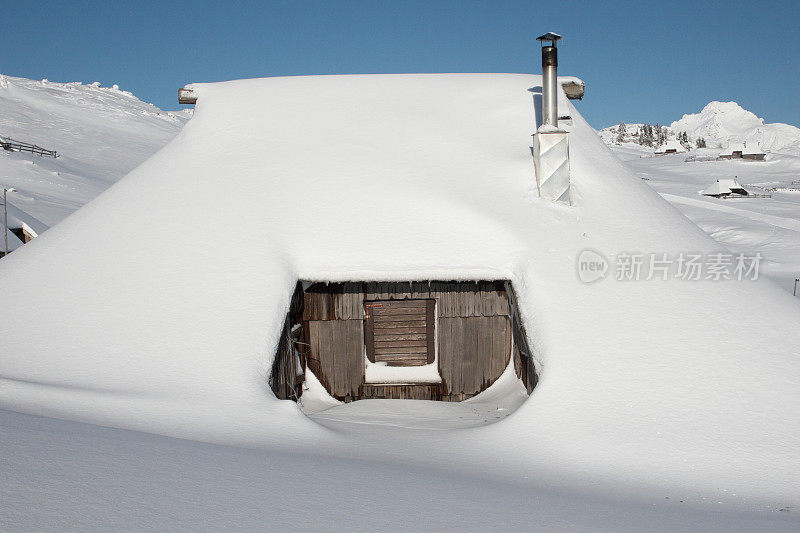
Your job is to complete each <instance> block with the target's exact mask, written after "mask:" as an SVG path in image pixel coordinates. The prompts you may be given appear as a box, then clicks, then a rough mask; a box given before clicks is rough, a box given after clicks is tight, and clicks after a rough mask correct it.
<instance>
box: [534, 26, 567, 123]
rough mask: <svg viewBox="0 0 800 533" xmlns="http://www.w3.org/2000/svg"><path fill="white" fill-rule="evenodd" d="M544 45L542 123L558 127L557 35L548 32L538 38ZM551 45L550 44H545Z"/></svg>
mask: <svg viewBox="0 0 800 533" xmlns="http://www.w3.org/2000/svg"><path fill="white" fill-rule="evenodd" d="M536 40H537V41H539V42H540V43H542V123H543V124H547V125H548V126H553V127H554V128H557V127H558V85H557V79H558V72H557V71H558V49H557V48H556V42H558V41H560V40H561V36H560V35H559V34H557V33H553V32H548V33H545V34H544V35H541V36H539V37H537V38H536ZM545 43H549V44H545Z"/></svg>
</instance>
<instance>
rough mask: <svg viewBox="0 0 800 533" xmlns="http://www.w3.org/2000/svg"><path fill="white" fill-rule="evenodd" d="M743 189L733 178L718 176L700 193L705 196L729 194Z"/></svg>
mask: <svg viewBox="0 0 800 533" xmlns="http://www.w3.org/2000/svg"><path fill="white" fill-rule="evenodd" d="M741 190H744V188H743V187H742V186H741V185H740V184H739V182H738V181H737V180H736V179H735V178H720V179H718V180H717V181H715V182H714V183H712V184H711V185H709V186H708V187H707V188H706V189H705V190H703V192H702V193H700V194H703V195H705V196H717V195H720V194H731V193H733V192H737V191H741Z"/></svg>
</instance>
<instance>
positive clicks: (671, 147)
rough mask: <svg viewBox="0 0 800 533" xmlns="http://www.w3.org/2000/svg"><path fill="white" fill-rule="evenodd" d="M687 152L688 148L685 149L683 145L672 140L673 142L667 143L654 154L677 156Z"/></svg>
mask: <svg viewBox="0 0 800 533" xmlns="http://www.w3.org/2000/svg"><path fill="white" fill-rule="evenodd" d="M685 151H686V148H684V147H683V145H682V144H681V143H679V142H678V141H675V140H671V141H666V142H665V143H664V144H662V145H660V146H659V147H657V148H656V149H655V152H654V153H655V155H667V154H677V153H681V152H685Z"/></svg>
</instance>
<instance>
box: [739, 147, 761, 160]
mask: <svg viewBox="0 0 800 533" xmlns="http://www.w3.org/2000/svg"><path fill="white" fill-rule="evenodd" d="M766 157H767V153H766V152H765V151H764V150H762V149H761V146H760V145H759V144H752V145H745V147H744V150H742V159H749V160H751V161H764V160H765V159H766Z"/></svg>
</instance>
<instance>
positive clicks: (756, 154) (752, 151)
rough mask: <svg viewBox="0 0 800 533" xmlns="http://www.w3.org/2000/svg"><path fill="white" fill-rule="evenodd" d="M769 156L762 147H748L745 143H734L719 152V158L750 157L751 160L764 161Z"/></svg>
mask: <svg viewBox="0 0 800 533" xmlns="http://www.w3.org/2000/svg"><path fill="white" fill-rule="evenodd" d="M766 157H767V154H766V152H764V151H763V150H762V149H761V147H760V146H759V145H758V144H756V145H755V146H752V147H748V146H747V145H746V144H745V143H732V144H730V145H728V147H727V148H725V149H724V150H723V151H722V152H720V154H719V159H749V160H751V161H764V160H765V158H766Z"/></svg>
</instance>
